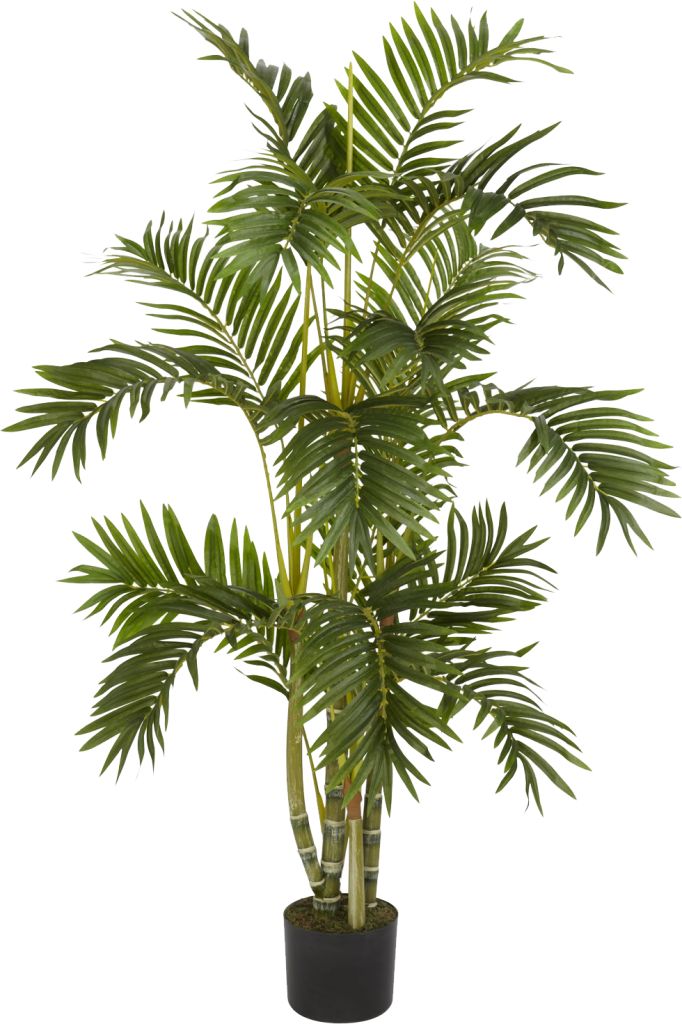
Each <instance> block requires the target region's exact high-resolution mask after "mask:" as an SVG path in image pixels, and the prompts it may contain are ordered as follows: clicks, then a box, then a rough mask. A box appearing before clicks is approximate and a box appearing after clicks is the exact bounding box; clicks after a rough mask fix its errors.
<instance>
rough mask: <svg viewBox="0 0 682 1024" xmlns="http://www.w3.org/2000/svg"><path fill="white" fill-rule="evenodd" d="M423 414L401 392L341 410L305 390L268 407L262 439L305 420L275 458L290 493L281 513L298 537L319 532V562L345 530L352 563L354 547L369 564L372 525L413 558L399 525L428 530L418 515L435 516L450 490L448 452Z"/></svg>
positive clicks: (425, 532)
mask: <svg viewBox="0 0 682 1024" xmlns="http://www.w3.org/2000/svg"><path fill="white" fill-rule="evenodd" d="M429 419H430V415H429V412H428V409H427V408H426V407H425V404H424V402H423V400H420V399H416V398H413V397H410V396H406V395H402V396H401V395H398V396H390V395H384V396H379V397H377V398H371V399H366V400H365V401H362V402H359V403H357V404H355V405H352V406H351V407H350V408H348V409H345V410H342V409H339V408H338V407H337V406H335V405H332V404H331V403H330V402H327V401H325V400H324V399H321V398H314V397H313V396H303V397H301V398H295V399H291V400H289V401H288V402H287V403H283V404H281V405H279V406H277V407H275V408H274V409H273V410H272V412H271V413H270V415H269V421H270V424H271V427H272V429H271V430H270V433H269V434H267V435H264V436H263V440H264V442H265V443H272V442H273V441H275V440H280V439H281V438H283V437H286V436H287V434H289V433H290V432H291V431H292V430H293V429H294V428H295V427H296V426H297V425H298V424H299V423H300V421H301V420H305V421H306V422H305V424H304V425H303V426H302V427H301V428H300V429H298V430H297V431H296V432H295V433H294V434H293V435H292V436H291V437H290V439H289V440H287V442H286V445H285V447H284V450H283V452H282V454H281V455H280V456H279V458H278V460H277V461H278V464H279V479H280V484H281V494H282V495H284V494H286V493H287V492H291V491H294V490H295V492H296V493H295V495H294V496H293V497H292V498H291V499H290V501H289V503H288V508H287V512H288V513H289V514H292V515H294V516H295V518H296V520H297V522H298V524H299V525H300V528H301V533H300V540H301V541H305V540H306V539H307V538H308V537H311V536H312V535H313V534H314V533H315V532H316V531H323V533H324V542H323V544H322V546H321V548H320V550H319V552H318V556H317V557H318V560H319V561H322V560H323V559H324V558H325V557H326V556H327V554H328V553H329V551H330V550H331V549H332V547H333V545H334V544H335V543H336V541H337V540H338V537H339V536H340V535H341V534H342V533H344V532H346V531H347V532H348V534H349V549H350V561H351V564H353V563H354V561H355V555H356V553H357V552H358V551H360V552H362V554H363V555H364V557H365V558H366V559H367V560H368V561H370V562H371V563H372V564H373V559H374V553H373V546H372V541H371V533H372V531H373V530H376V529H379V530H381V532H382V533H383V535H384V536H385V537H386V538H388V539H389V540H390V542H391V543H392V544H394V545H395V547H396V548H397V549H398V550H399V551H402V552H403V553H404V554H406V555H408V556H410V557H414V555H413V551H412V548H411V547H410V544H409V542H408V540H407V539H406V537H405V536H404V534H403V533H401V532H400V531H401V530H408V531H411V532H412V533H413V534H414V535H415V536H417V537H419V536H429V532H428V530H427V529H426V526H425V525H424V522H423V520H424V519H426V520H434V519H435V515H434V512H435V510H436V509H438V508H439V507H441V506H442V504H443V503H444V502H445V501H446V500H447V498H448V496H449V493H450V491H449V488H448V486H447V485H446V484H445V483H444V482H443V477H444V475H445V473H446V471H447V467H448V466H449V465H450V464H451V462H452V458H453V452H452V450H451V449H450V448H449V447H448V446H447V445H442V444H440V443H439V442H435V443H434V442H433V441H431V439H430V438H429V437H428V435H427V433H426V429H425V427H426V425H427V424H428V422H429ZM267 425H268V424H267V421H266V424H265V425H264V427H263V429H264V430H265V429H267ZM298 485H300V486H298Z"/></svg>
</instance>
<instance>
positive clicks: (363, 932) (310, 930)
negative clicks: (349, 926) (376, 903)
mask: <svg viewBox="0 0 682 1024" xmlns="http://www.w3.org/2000/svg"><path fill="white" fill-rule="evenodd" d="M309 898H310V897H307V896H299V898H298V899H297V900H292V901H291V903H289V904H287V906H286V907H285V908H284V910H283V911H282V917H283V918H284V925H285V927H286V926H287V925H289V926H290V927H291V928H295V929H296V930H297V931H299V932H308V933H309V934H310V935H325V936H327V935H328V936H330V937H334V938H338V937H345V936H348V937H349V938H351V939H352V938H356V937H357V936H358V935H371V934H372V932H380V931H383V930H384V928H390V927H391V925H397V924H398V916H399V915H398V908H397V907H396V906H394V904H393V903H391V902H390V900H385V899H383V898H382V897H380V899H381V902H382V903H385V904H386V906H388V907H390V908H391V909H392V910H394V911H395V917H394V918H393V920H392V921H387V922H386V923H385V924H380V925H378V927H376V928H369V929H363V930H358V931H350V932H325V931H322V929H320V930H319V931H318V929H317V928H303V927H301V925H299V924H294V922H293V921H290V920H289V918H288V917H287V916H286V913H287V910H288V909H289V907H293V906H294V905H295V904H296V903H300V902H301V900H304V899H309Z"/></svg>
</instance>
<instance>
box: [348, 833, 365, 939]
mask: <svg viewBox="0 0 682 1024" xmlns="http://www.w3.org/2000/svg"><path fill="white" fill-rule="evenodd" d="M348 923H349V925H350V926H351V928H356V929H357V928H364V927H365V883H364V857H363V851H362V818H349V819H348Z"/></svg>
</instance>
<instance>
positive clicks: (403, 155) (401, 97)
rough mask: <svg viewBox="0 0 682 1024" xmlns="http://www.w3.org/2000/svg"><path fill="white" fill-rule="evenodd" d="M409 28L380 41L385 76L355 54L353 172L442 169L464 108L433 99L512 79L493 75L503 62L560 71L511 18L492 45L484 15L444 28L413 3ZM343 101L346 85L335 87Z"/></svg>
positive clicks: (536, 39)
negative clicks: (465, 85)
mask: <svg viewBox="0 0 682 1024" xmlns="http://www.w3.org/2000/svg"><path fill="white" fill-rule="evenodd" d="M414 11H415V20H416V25H414V26H413V25H411V24H410V23H409V22H408V21H407V20H406V19H405V18H403V19H401V26H400V28H396V27H395V26H393V25H391V30H390V38H388V37H386V38H384V56H385V60H386V71H385V72H382V73H379V72H378V71H377V70H376V69H375V68H373V67H372V66H371V65H370V64H368V63H367V61H366V60H364V59H363V58H362V57H361V56H360V55H359V54H357V53H354V54H353V56H354V59H355V61H356V62H357V65H358V67H359V69H360V70H359V72H356V74H355V75H354V80H353V89H354V100H353V117H354V121H356V122H357V124H358V126H359V129H358V128H355V129H354V133H353V141H354V147H355V150H356V152H357V157H358V159H357V162H356V166H357V167H358V169H360V168H362V169H367V168H376V169H381V170H387V171H391V172H392V173H394V174H408V175H416V174H423V173H430V172H433V171H434V170H439V169H441V168H443V167H444V166H445V165H446V163H447V158H446V157H444V156H441V155H438V154H439V153H441V152H446V151H447V150H448V149H449V147H451V146H452V144H453V143H454V142H456V141H458V140H456V139H454V138H453V137H452V133H453V131H454V129H455V128H457V127H458V126H459V125H460V123H461V116H462V114H466V113H468V111H467V110H452V109H443V108H441V107H439V103H440V100H441V99H442V98H443V97H444V96H445V95H446V94H447V93H448V92H449V90H450V89H452V88H453V87H454V86H456V85H459V84H460V83H462V82H470V81H476V80H481V79H488V80H490V81H494V82H503V83H508V82H512V81H513V79H511V78H509V77H507V76H506V75H503V74H501V73H500V72H499V71H496V70H493V69H495V68H498V67H500V65H503V64H505V63H509V62H514V61H520V60H525V61H528V60H531V61H539V62H540V63H543V64H548V65H549V66H550V67H552V68H554V69H555V70H557V71H565V70H566V69H565V68H561V67H559V66H558V65H556V64H552V63H550V62H549V61H547V60H546V58H545V55H546V54H548V53H550V52H551V51H550V50H549V49H547V48H546V47H543V46H542V45H539V44H542V43H543V42H544V41H545V40H544V37H543V36H528V37H526V38H521V29H522V28H523V20H520V21H517V22H516V24H514V25H513V26H512V27H511V29H510V30H509V31H508V32H507V33H506V34H505V35H504V36H503V37H502V38H501V39H500V40H499V41H498V42H497V43H491V41H490V33H489V29H488V21H487V17H486V15H485V14H484V15H483V17H482V18H481V20H480V22H479V24H478V26H475V25H474V24H473V23H472V22H471V21H470V22H469V24H468V25H467V26H466V28H462V26H461V25H460V24H459V22H457V21H456V19H455V18H454V17H451V18H450V24H449V26H446V25H444V24H443V22H442V21H441V19H440V18H439V17H438V15H437V14H436V12H435V11H433V10H432V11H431V12H430V21H429V18H428V17H427V16H426V14H425V13H424V12H423V11H422V10H421V8H420V7H419V6H418V5H416V4H415V7H414ZM337 85H338V88H339V91H340V92H341V95H342V96H343V98H344V100H346V101H347V99H348V84H347V83H346V82H337Z"/></svg>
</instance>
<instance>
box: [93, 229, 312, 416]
mask: <svg viewBox="0 0 682 1024" xmlns="http://www.w3.org/2000/svg"><path fill="white" fill-rule="evenodd" d="M164 220H165V218H164V217H163V216H162V217H161V220H160V223H159V226H158V228H157V229H156V231H155V230H154V229H153V226H152V224H151V222H150V223H149V224H148V225H147V228H146V230H145V233H144V237H143V239H142V241H141V242H135V241H133V240H132V239H129V238H123V237H121V236H119V242H120V243H121V244H120V245H119V246H116V247H114V248H113V249H110V250H109V252H108V255H107V257H106V259H105V261H104V264H103V266H102V268H101V269H100V270H99V271H98V273H110V274H115V275H118V276H121V277H125V278H126V279H127V280H129V281H134V282H137V283H141V284H145V285H154V286H157V287H159V288H162V289H165V290H170V291H173V292H179V293H180V294H181V296H182V299H183V301H182V303H178V302H172V303H169V302H146V303H144V305H145V306H146V307H147V309H148V310H149V311H150V315H151V316H152V317H153V318H154V319H155V320H156V321H161V325H160V326H157V327H156V328H155V329H156V330H157V331H160V332H161V333H163V334H167V335H170V336H173V337H185V336H190V337H193V338H198V339H200V340H207V341H209V342H211V343H212V344H218V345H222V346H224V347H225V348H227V349H228V350H229V351H230V352H231V353H232V355H233V356H234V357H235V361H236V362H237V363H238V364H241V370H240V372H241V373H242V374H243V375H245V376H246V377H247V378H248V379H249V380H250V382H251V385H252V388H253V390H254V391H255V392H256V393H257V394H259V395H260V396H261V397H263V398H265V397H266V395H267V394H268V393H269V392H270V391H271V390H274V391H277V392H278V393H280V392H281V393H282V394H283V395H286V394H287V393H288V392H287V391H286V382H287V379H288V375H289V373H290V371H291V368H292V366H293V365H294V363H295V361H296V358H297V355H298V352H299V349H300V344H301V335H302V325H301V324H299V323H297V322H296V315H297V313H298V311H299V307H300V298H299V295H298V293H297V292H296V291H295V290H294V289H293V288H292V287H291V286H289V287H284V286H283V282H282V274H281V273H278V274H276V275H275V277H274V280H273V281H272V282H271V284H270V286H269V287H268V289H267V291H266V292H265V294H263V291H262V289H261V287H260V285H259V282H258V281H257V280H256V281H254V279H253V277H252V275H251V274H250V273H249V271H248V269H245V270H242V271H241V272H238V273H235V274H233V275H231V276H229V277H225V276H223V271H224V270H225V265H226V260H227V255H226V254H225V252H224V251H223V247H222V245H221V244H216V243H215V241H213V242H210V243H208V244H207V235H203V236H198V237H196V238H194V239H192V222H190V223H189V224H188V226H187V227H186V228H183V224H182V221H180V222H179V223H178V225H177V227H175V226H174V225H173V223H171V224H169V225H168V227H167V228H166V230H165V231H164V230H163V229H164ZM309 358H310V361H311V362H312V360H313V356H312V355H311V356H310V357H309ZM205 398H206V400H207V401H211V402H220V401H221V399H220V398H219V397H217V396H215V395H212V394H210V393H206V395H205Z"/></svg>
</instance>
